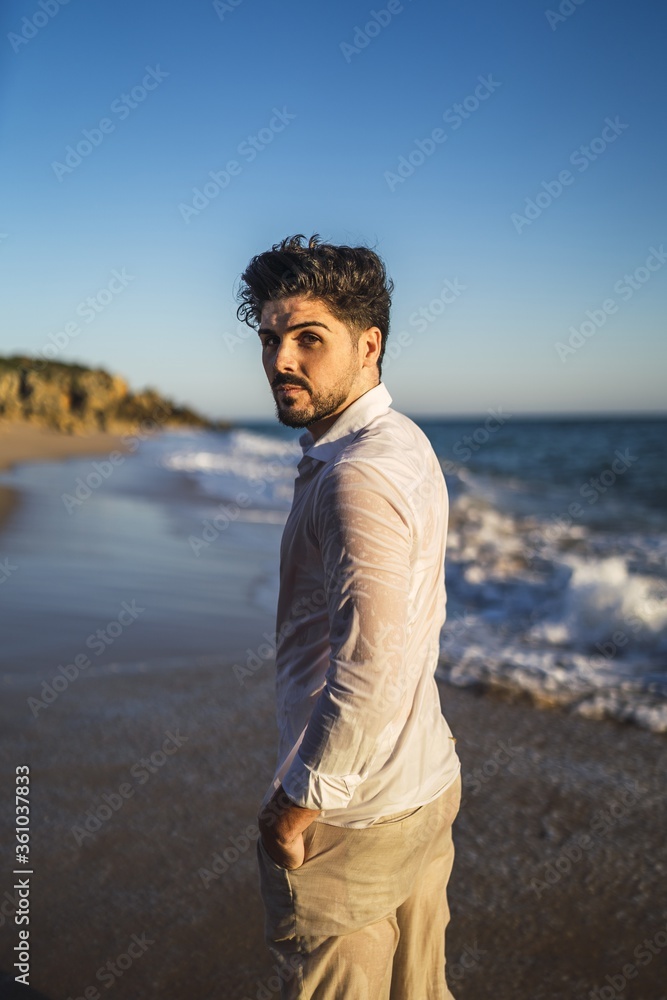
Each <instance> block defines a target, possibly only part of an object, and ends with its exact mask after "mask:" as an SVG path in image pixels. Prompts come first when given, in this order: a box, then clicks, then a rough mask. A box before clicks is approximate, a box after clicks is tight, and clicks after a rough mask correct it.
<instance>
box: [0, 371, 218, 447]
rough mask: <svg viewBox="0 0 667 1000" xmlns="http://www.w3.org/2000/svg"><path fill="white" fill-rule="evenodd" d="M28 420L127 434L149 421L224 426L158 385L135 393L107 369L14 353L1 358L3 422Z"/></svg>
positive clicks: (161, 425)
mask: <svg viewBox="0 0 667 1000" xmlns="http://www.w3.org/2000/svg"><path fill="white" fill-rule="evenodd" d="M10 420H11V421H16V420H18V421H21V420H22V421H26V422H28V423H31V424H34V425H35V426H39V427H51V428H53V429H55V430H59V431H66V432H68V433H70V434H74V433H79V432H87V431H100V430H101V431H109V432H111V433H115V434H118V433H123V432H125V431H131V430H133V429H137V428H138V427H140V426H141V425H142V423H143V424H144V425H146V424H147V423H148V422H150V423H151V424H152V425H155V429H163V428H167V427H202V428H210V429H225V428H227V427H229V426H230V425H229V424H228V423H226V422H224V421H211V420H207V419H206V418H205V417H202V416H201V415H200V414H198V413H195V412H194V411H193V410H191V409H189V408H188V407H186V406H177V405H176V404H175V403H173V402H172V401H171V400H170V399H166V398H165V397H163V396H161V395H160V394H159V393H158V392H156V391H155V390H154V389H145V390H144V391H143V392H138V393H135V392H131V391H130V389H129V387H128V384H127V382H125V380H124V379H122V378H120V376H118V375H110V374H109V373H108V372H106V371H104V369H102V368H87V367H85V366H83V365H76V364H65V363H63V362H59V361H45V360H43V359H41V358H30V357H23V356H20V355H14V356H13V357H10V358H2V357H0V421H10Z"/></svg>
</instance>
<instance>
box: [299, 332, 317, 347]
mask: <svg viewBox="0 0 667 1000" xmlns="http://www.w3.org/2000/svg"><path fill="white" fill-rule="evenodd" d="M301 339H302V340H305V341H307V342H308V343H309V344H312V343H313V342H314V343H317V342H318V341H319V339H320V338H319V337H316V336H315V334H314V333H304V335H303V337H302V338H301Z"/></svg>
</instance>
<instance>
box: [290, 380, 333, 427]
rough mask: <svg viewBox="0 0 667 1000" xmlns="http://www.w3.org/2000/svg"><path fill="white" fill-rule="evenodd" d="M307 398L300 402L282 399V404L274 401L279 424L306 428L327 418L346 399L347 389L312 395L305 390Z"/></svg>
mask: <svg viewBox="0 0 667 1000" xmlns="http://www.w3.org/2000/svg"><path fill="white" fill-rule="evenodd" d="M305 392H306V393H307V396H308V398H307V399H305V400H303V401H302V400H301V396H299V397H298V398H297V399H284V400H283V401H282V402H279V401H278V400H276V416H277V417H278V420H279V421H280V423H281V424H284V425H285V426H286V427H307V426H308V425H309V424H312V423H315V421H316V420H322V418H323V417H329V416H330V415H331V414H332V413H334V412H335V411H336V410H337V409H338V407H339V406H341V405H342V404H343V403H344V402H345V400H346V399H347V397H348V394H349V387H348V388H345V389H342V388H340V389H336V390H332V391H331V392H326V393H325V392H320V393H314V392H311V390H310V389H305Z"/></svg>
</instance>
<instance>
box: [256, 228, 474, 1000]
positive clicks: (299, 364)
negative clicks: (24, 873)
mask: <svg viewBox="0 0 667 1000" xmlns="http://www.w3.org/2000/svg"><path fill="white" fill-rule="evenodd" d="M392 290H393V283H392V282H391V281H390V280H388V279H387V275H386V272H385V268H384V265H383V263H382V261H381V260H380V258H379V257H378V256H377V255H376V254H375V253H374V252H373V251H371V250H368V249H366V248H364V247H357V248H351V247H345V246H332V245H330V244H323V243H321V242H319V238H318V237H317V236H313V237H312V238H311V239H310V240H309V241H308V242H307V243H306V241H305V237H303V236H294V237H291V238H289V239H286V240H284V241H283V242H282V243H280V244H276V245H275V246H274V247H273V248H272V249H271V250H270V251H267V252H266V253H262V254H260V255H259V256H257V257H255V258H253V260H252V261H251V262H250V264H249V266H248V268H247V269H246V271H245V272H244V274H243V276H242V284H241V288H240V291H239V298H240V301H241V305H240V306H239V310H238V313H239V318H241V319H243V320H245V321H246V322H248V323H249V324H250V325H252V326H255V327H258V333H259V338H260V340H261V347H262V361H263V365H264V370H265V372H266V376H267V378H268V380H269V384H270V386H271V389H272V390H273V394H274V398H275V403H276V410H277V415H278V419H279V420H280V421H281V422H282V423H283V424H286V425H288V426H290V427H304V428H307V430H306V431H304V433H303V434H301V436H300V438H299V442H300V445H301V448H302V451H303V457H302V459H301V461H300V462H299V464H298V472H299V474H298V477H297V479H296V481H295V487H294V498H293V502H292V508H291V511H290V515H289V518H288V520H287V523H286V525H285V529H284V533H283V537H282V543H281V553H280V594H279V599H278V611H277V636H278V639H277V650H276V671H277V679H276V694H277V717H278V726H279V731H280V741H279V752H278V762H277V769H276V773H275V776H274V781H273V783H272V785H271V787H270V788H269V790H268V791H267V794H266V796H265V797H264V800H263V802H262V805H261V807H260V816H259V827H260V832H261V836H260V839H259V841H258V845H257V851H258V863H259V869H260V883H261V891H262V897H263V901H264V905H265V909H266V937H267V941H268V943H269V947H270V948H271V951H272V953H273V954H274V956H275V957H276V959H277V960H278V963H279V965H278V968H279V970H280V979H281V990H282V996H283V998H292V1000H296V998H299V1000H305V998H309V1000H310V998H313V1000H334V998H342V997H345V998H346V1000H441V998H447V997H451V994H450V993H449V991H448V989H447V986H446V983H445V975H444V964H445V957H444V936H445V927H446V925H447V922H448V919H449V910H448V907H447V898H446V886H447V881H448V878H449V874H450V871H451V867H452V862H453V855H454V849H453V845H452V838H451V826H452V822H453V820H454V817H455V816H456V813H457V811H458V808H459V803H460V794H461V788H460V775H459V771H460V765H459V760H458V757H457V755H456V752H455V749H454V739H453V737H452V734H451V730H450V729H449V726H448V725H447V722H446V721H445V719H444V717H443V715H442V712H441V709H440V701H439V694H438V689H437V685H436V682H435V679H434V671H435V667H436V664H437V661H438V653H439V636H440V630H441V628H442V625H443V623H444V620H445V602H446V598H445V585H444V557H445V537H446V531H447V518H448V501H447V492H446V487H445V482H444V478H443V475H442V471H441V469H440V466H439V463H438V461H437V459H436V456H435V454H434V452H433V449H432V447H431V445H430V443H429V441H428V439H427V438H426V436H425V435H424V433H423V432H422V431H421V430H420V429H419V428H418V427H417V426H416V424H414V423H413V421H411V420H410V419H409V418H408V417H406V416H404V415H403V414H401V413H398V412H396V411H395V410H393V409H391V407H390V403H391V396H390V394H389V392H388V391H387V388H386V387H385V385H384V383H383V382H382V381H381V366H382V357H383V354H384V350H385V345H386V340H387V335H388V329H389V309H390V304H391V292H392Z"/></svg>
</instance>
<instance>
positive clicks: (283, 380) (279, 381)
mask: <svg viewBox="0 0 667 1000" xmlns="http://www.w3.org/2000/svg"><path fill="white" fill-rule="evenodd" d="M281 385H298V386H301V388H302V389H307V388H308V386H307V385H304V383H303V382H301V381H300V380H299V379H295V378H287V376H285V375H283V376H278V378H276V379H274V381H273V383H272V386H271V387H272V388H273V389H278V388H280V386H281Z"/></svg>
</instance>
